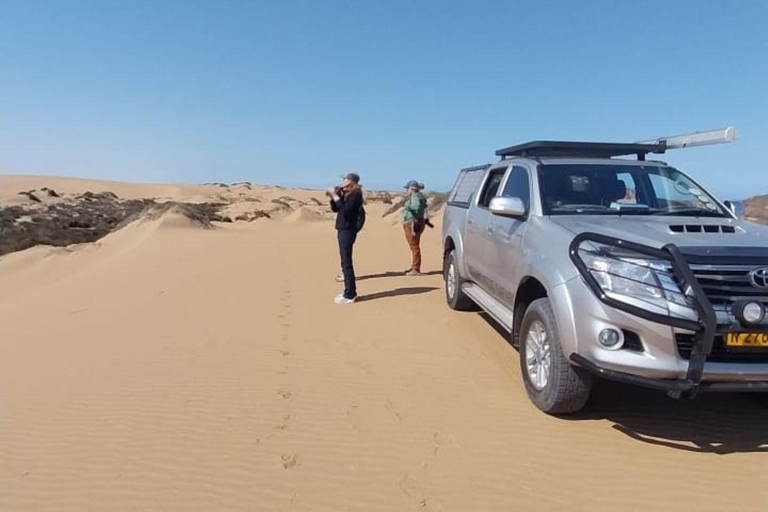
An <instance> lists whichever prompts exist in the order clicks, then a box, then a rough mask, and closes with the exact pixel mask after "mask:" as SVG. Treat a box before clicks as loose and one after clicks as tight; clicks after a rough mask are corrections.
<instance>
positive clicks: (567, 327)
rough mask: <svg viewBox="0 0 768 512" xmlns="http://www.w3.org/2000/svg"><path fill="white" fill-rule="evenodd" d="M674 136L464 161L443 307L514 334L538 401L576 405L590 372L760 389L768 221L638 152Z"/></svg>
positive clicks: (767, 301)
mask: <svg viewBox="0 0 768 512" xmlns="http://www.w3.org/2000/svg"><path fill="white" fill-rule="evenodd" d="M691 145H695V144H691ZM674 147H676V146H674V145H672V143H671V141H668V140H666V139H659V140H656V141H650V142H646V143H632V144H616V143H589V142H587V143H583V142H548V141H537V142H530V143H526V144H522V145H519V146H513V147H510V148H505V149H502V150H499V151H497V152H496V154H497V155H498V156H500V157H501V158H500V161H498V162H496V163H494V164H488V165H482V166H477V167H470V168H467V169H463V170H461V171H460V173H459V176H458V179H457V180H456V183H455V185H454V187H453V189H452V190H451V192H450V195H449V197H448V205H447V207H446V210H445V214H444V220H443V249H444V264H443V269H444V277H445V292H446V299H447V302H448V305H449V306H450V307H451V308H453V309H456V310H464V309H472V308H474V307H475V305H477V306H480V308H482V309H483V310H485V312H487V313H488V314H489V315H490V316H491V317H493V319H495V320H496V321H497V322H498V323H499V324H500V325H501V326H502V327H503V328H504V329H506V330H507V331H508V332H509V333H510V336H511V342H512V343H513V345H515V346H516V347H519V352H520V366H521V372H522V376H523V380H524V384H525V388H526V390H527V393H528V396H529V397H530V399H531V401H532V402H533V403H534V404H535V405H536V406H537V407H538V408H539V409H541V410H542V411H544V412H547V413H550V414H564V413H570V412H574V411H578V410H579V409H581V408H582V407H584V405H585V404H586V402H587V399H588V397H589V395H590V391H591V388H592V383H593V378H594V377H600V378H603V379H609V380H614V381H621V382H626V383H631V384H636V385H640V386H646V387H649V388H655V389H659V390H664V391H667V392H668V393H669V394H670V395H671V396H673V397H677V398H679V397H694V396H696V394H697V393H698V392H701V391H731V392H733V391H768V313H766V310H767V309H768V228H767V227H764V226H761V225H758V224H755V223H751V222H747V221H743V220H739V218H738V214H739V212H738V207H739V205H737V204H736V203H730V202H728V201H726V202H721V201H720V200H718V199H717V198H716V197H715V196H714V195H712V194H711V193H709V192H707V190H706V189H705V188H704V187H702V186H701V185H699V184H698V183H696V182H695V181H694V180H693V179H691V178H690V177H688V176H687V175H685V174H684V173H682V172H681V171H679V170H677V169H675V168H674V167H671V166H670V165H668V164H666V163H664V162H661V161H652V160H647V159H646V156H647V155H649V154H652V153H664V152H665V151H666V150H667V149H671V148H674ZM677 147H686V146H685V144H682V145H681V146H677ZM627 155H633V156H636V157H637V159H636V160H634V159H627V158H617V157H621V156H627Z"/></svg>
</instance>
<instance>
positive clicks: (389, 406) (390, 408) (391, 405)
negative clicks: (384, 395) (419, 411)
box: [384, 400, 403, 424]
mask: <svg viewBox="0 0 768 512" xmlns="http://www.w3.org/2000/svg"><path fill="white" fill-rule="evenodd" d="M384 407H385V408H386V409H387V410H388V411H389V412H391V413H392V414H393V415H394V417H395V419H397V423H398V424H400V423H402V422H403V417H402V416H400V413H399V412H398V411H397V408H396V407H395V404H394V402H392V401H391V400H387V401H386V402H385V403H384Z"/></svg>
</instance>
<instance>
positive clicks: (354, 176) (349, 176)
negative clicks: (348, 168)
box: [341, 172, 360, 183]
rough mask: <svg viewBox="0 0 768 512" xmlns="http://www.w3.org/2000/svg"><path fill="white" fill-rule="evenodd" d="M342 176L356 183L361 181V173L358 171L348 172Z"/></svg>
mask: <svg viewBox="0 0 768 512" xmlns="http://www.w3.org/2000/svg"><path fill="white" fill-rule="evenodd" d="M341 177H342V178H344V179H345V180H349V181H354V182H355V183H360V175H359V174H357V173H356V172H348V173H347V174H342V175H341Z"/></svg>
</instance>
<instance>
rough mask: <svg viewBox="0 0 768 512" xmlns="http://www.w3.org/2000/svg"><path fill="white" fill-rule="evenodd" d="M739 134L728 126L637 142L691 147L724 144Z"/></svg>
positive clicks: (668, 147) (671, 147) (673, 147)
mask: <svg viewBox="0 0 768 512" xmlns="http://www.w3.org/2000/svg"><path fill="white" fill-rule="evenodd" d="M738 136H739V134H738V132H737V131H736V128H734V127H733V126H728V127H727V128H720V129H719V130H708V131H705V132H694V133H687V134H685V135H674V136H672V137H660V138H658V139H651V140H644V141H642V142H638V143H637V144H661V143H662V142H666V143H667V149H680V148H692V147H695V146H708V145H710V144H725V143H726V142H733V141H734V140H736V138H737V137H738Z"/></svg>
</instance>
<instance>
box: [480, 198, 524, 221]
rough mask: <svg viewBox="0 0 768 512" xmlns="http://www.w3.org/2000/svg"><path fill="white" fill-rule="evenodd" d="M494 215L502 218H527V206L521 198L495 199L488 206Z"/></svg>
mask: <svg viewBox="0 0 768 512" xmlns="http://www.w3.org/2000/svg"><path fill="white" fill-rule="evenodd" d="M488 209H489V210H491V213H492V214H494V215H500V216H502V217H525V213H526V211H525V204H523V200H522V199H520V198H519V197H500V196H499V197H494V198H493V199H491V203H490V204H489V205H488Z"/></svg>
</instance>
